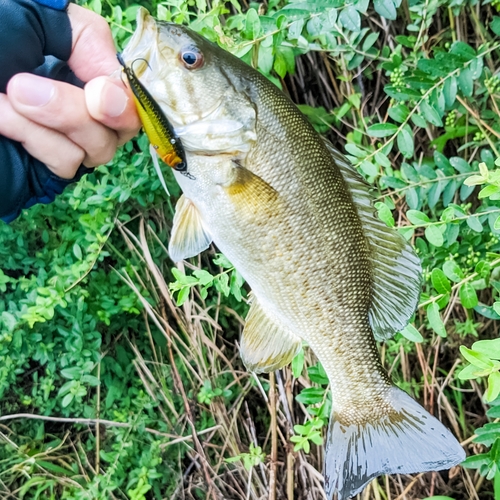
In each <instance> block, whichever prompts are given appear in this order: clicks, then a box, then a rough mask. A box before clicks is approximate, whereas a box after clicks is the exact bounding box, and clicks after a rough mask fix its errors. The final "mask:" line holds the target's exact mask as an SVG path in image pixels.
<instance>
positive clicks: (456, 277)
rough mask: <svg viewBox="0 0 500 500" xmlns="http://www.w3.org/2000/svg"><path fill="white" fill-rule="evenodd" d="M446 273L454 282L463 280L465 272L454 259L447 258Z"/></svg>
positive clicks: (444, 267) (444, 266)
mask: <svg viewBox="0 0 500 500" xmlns="http://www.w3.org/2000/svg"><path fill="white" fill-rule="evenodd" d="M443 271H444V274H446V276H447V277H448V278H449V279H450V280H451V281H453V282H455V283H458V282H460V281H462V280H463V278H464V273H463V271H462V269H460V266H459V265H458V264H457V263H456V262H455V261H454V260H447V261H446V262H445V263H444V264H443Z"/></svg>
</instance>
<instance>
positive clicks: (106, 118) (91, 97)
mask: <svg viewBox="0 0 500 500" xmlns="http://www.w3.org/2000/svg"><path fill="white" fill-rule="evenodd" d="M85 101H86V105H87V109H88V112H89V113H90V115H91V116H92V118H94V120H97V121H98V122H100V123H102V124H103V125H106V127H109V128H111V129H113V130H115V131H116V132H117V134H118V138H119V144H123V143H124V142H126V141H128V140H129V139H130V138H132V137H133V136H134V135H136V134H137V132H138V131H139V129H140V127H141V122H140V121H139V117H138V116H137V110H136V107H135V103H134V100H133V98H132V96H131V94H130V90H129V89H128V88H127V87H126V86H125V85H124V84H123V82H122V81H121V80H118V79H117V78H113V77H109V76H99V77H97V78H94V79H93V80H91V81H90V82H88V83H87V85H86V86H85Z"/></svg>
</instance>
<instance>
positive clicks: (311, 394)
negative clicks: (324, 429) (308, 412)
mask: <svg viewBox="0 0 500 500" xmlns="http://www.w3.org/2000/svg"><path fill="white" fill-rule="evenodd" d="M324 397H325V389H321V388H318V387H309V388H307V389H302V391H300V393H299V394H297V396H295V399H296V400H297V401H298V402H299V403H303V404H305V405H314V404H316V403H321V402H322V401H323V399H324Z"/></svg>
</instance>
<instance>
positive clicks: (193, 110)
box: [123, 8, 256, 155]
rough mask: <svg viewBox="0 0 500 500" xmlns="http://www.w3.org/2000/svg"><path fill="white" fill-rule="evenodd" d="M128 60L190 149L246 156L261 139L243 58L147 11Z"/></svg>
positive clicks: (126, 53)
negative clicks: (242, 70)
mask: <svg viewBox="0 0 500 500" xmlns="http://www.w3.org/2000/svg"><path fill="white" fill-rule="evenodd" d="M123 59H124V60H125V62H126V63H127V65H129V66H130V67H131V68H132V69H133V70H134V72H135V74H136V75H137V77H138V78H140V81H141V83H142V84H143V85H144V86H145V87H146V89H147V90H148V92H149V93H150V94H151V96H152V97H153V99H154V100H155V101H156V102H157V103H158V104H159V106H160V107H161V109H162V111H163V112H164V113H165V115H166V117H167V118H168V120H169V121H170V122H171V123H172V125H173V127H174V130H175V132H176V134H177V135H178V136H179V137H180V138H181V140H182V143H183V145H184V147H185V149H186V150H188V151H206V152H208V153H211V154H215V153H228V152H234V153H235V154H236V155H241V153H244V152H246V151H248V150H249V148H250V147H251V145H252V143H253V141H255V139H256V133H255V121H256V112H255V107H254V105H253V104H252V102H251V99H250V97H249V96H248V95H247V94H245V92H241V87H242V85H241V78H240V75H239V74H238V71H234V69H233V65H234V63H235V62H236V66H237V67H239V65H240V64H244V63H242V62H240V61H239V60H238V59H237V58H235V57H234V56H232V55H231V54H229V53H227V52H226V51H224V50H223V49H221V48H220V47H218V46H217V45H215V44H213V43H212V42H210V41H208V40H206V39H205V38H204V37H202V36H201V35H199V34H198V33H195V32H194V31H192V30H190V29H189V28H186V27H184V26H181V25H178V24H174V23H167V22H162V21H156V20H155V19H154V18H153V17H152V16H151V15H149V13H148V12H147V11H146V9H144V8H140V9H139V11H138V14H137V29H136V31H135V33H134V35H133V36H132V38H131V40H130V42H129V43H128V45H127V47H126V49H125V50H124V52H123Z"/></svg>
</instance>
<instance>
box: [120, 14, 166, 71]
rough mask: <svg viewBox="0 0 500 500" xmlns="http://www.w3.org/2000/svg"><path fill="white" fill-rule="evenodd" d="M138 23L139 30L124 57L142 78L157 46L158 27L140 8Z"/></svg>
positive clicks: (127, 47) (131, 40) (133, 36)
mask: <svg viewBox="0 0 500 500" xmlns="http://www.w3.org/2000/svg"><path fill="white" fill-rule="evenodd" d="M136 21H137V28H136V29H135V31H134V34H133V35H132V38H130V40H129V42H128V44H127V46H126V47H125V49H124V50H123V53H122V57H123V60H124V61H125V62H126V64H127V65H128V66H132V65H133V66H134V67H133V70H134V73H135V74H136V76H137V77H138V78H140V77H141V76H142V75H143V74H144V72H145V71H146V69H147V68H148V66H149V61H150V59H151V56H152V49H153V48H154V47H155V46H156V39H157V35H158V27H157V25H156V21H155V19H154V18H153V17H152V16H151V15H150V14H149V12H148V11H147V10H146V9H145V8H144V7H139V9H138V11H137V18H136Z"/></svg>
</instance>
